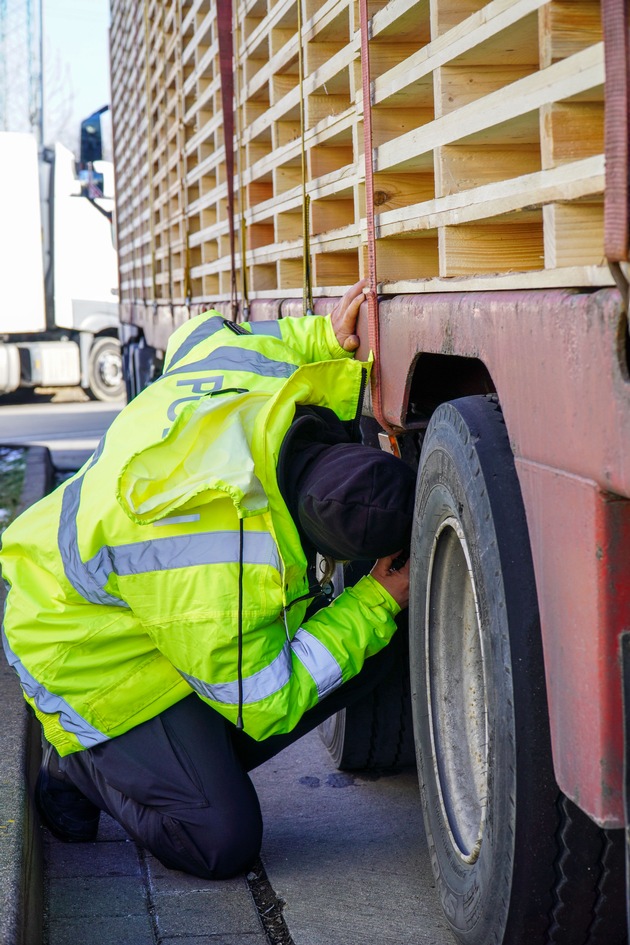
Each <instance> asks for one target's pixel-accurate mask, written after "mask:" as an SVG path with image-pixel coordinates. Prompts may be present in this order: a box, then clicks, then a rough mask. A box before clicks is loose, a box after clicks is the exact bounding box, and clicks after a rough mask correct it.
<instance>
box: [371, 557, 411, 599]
mask: <svg viewBox="0 0 630 945" xmlns="http://www.w3.org/2000/svg"><path fill="white" fill-rule="evenodd" d="M399 555H400V552H396V554H395V555H389V557H387V558H379V559H378V561H377V562H376V564H375V565H374V567H373V568H372V570H371V571H370V574H371V575H372V577H373V578H374V579H375V580H377V581H378V583H379V584H380V585H382V587H384V588H385V590H386V591H388V593H390V594H391V595H392V597H393V598H394V600H395V601H396V603H397V604H398V606H399V607H401V608H404V607H406V606H407V604H408V603H409V559H407V561H405V563H404V564H403V566H402V567H401V568H399V569H398V570H394V569H393V568H392V565H393V563H394V561H395V560H396V558H398V556H399Z"/></svg>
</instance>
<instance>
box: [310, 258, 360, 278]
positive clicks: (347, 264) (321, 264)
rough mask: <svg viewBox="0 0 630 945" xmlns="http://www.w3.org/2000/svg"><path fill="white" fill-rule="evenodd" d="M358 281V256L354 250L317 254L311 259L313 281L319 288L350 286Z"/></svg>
mask: <svg viewBox="0 0 630 945" xmlns="http://www.w3.org/2000/svg"><path fill="white" fill-rule="evenodd" d="M358 279H359V255H358V253H357V251H356V250H354V251H352V252H345V253H319V254H317V255H316V256H315V257H314V259H313V281H314V282H315V283H316V284H317V285H318V286H320V287H322V286H331V285H352V284H353V283H354V282H357V281H358Z"/></svg>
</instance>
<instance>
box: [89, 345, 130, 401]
mask: <svg viewBox="0 0 630 945" xmlns="http://www.w3.org/2000/svg"><path fill="white" fill-rule="evenodd" d="M88 385H89V386H88V388H87V393H88V395H89V396H90V397H91V398H92V400H102V401H106V402H109V401H114V400H121V399H122V398H123V397H124V396H125V379H124V377H123V369H122V354H121V350H120V342H119V341H118V339H117V338H112V337H111V336H109V335H104V336H103V337H101V338H95V339H94V342H93V343H92V347H91V348H90V356H89V361H88Z"/></svg>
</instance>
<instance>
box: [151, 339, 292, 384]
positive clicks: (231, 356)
mask: <svg viewBox="0 0 630 945" xmlns="http://www.w3.org/2000/svg"><path fill="white" fill-rule="evenodd" d="M193 371H239V372H247V371H249V373H250V374H260V375H261V376H264V377H291V375H292V374H294V373H295V371H297V364H289V362H288V361H275V360H274V359H273V358H267V357H265V355H264V354H261V353H260V352H259V351H251V350H250V349H249V348H228V347H227V346H226V347H223V348H216V349H215V350H214V351H213V352H212V353H211V354H209V355H208V357H207V358H202V359H201V360H200V361H193V362H192V363H190V364H184V365H183V366H182V367H176V368H169V369H168V370H167V371H165V372H164V374H163V375H162V376H163V377H171V376H172V375H173V374H184V373H192V372H193Z"/></svg>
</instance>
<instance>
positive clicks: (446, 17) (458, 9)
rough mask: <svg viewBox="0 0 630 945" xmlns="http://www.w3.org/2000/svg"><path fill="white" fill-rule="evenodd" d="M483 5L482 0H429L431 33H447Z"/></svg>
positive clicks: (434, 34)
mask: <svg viewBox="0 0 630 945" xmlns="http://www.w3.org/2000/svg"><path fill="white" fill-rule="evenodd" d="M484 6H485V2H484V0H431V35H432V36H434V37H437V36H441V35H442V34H443V33H447V32H448V31H449V30H451V29H452V28H453V27H454V26H457V24H458V23H461V22H462V20H464V19H467V18H468V17H469V16H470V15H471V14H472V13H477V12H478V11H479V10H480V9H481V8H482V7H484Z"/></svg>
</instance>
